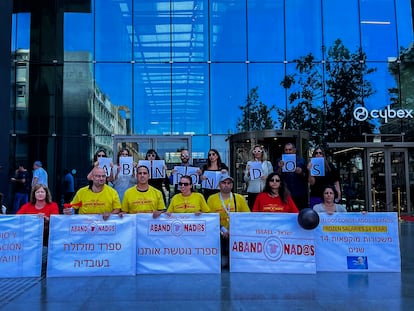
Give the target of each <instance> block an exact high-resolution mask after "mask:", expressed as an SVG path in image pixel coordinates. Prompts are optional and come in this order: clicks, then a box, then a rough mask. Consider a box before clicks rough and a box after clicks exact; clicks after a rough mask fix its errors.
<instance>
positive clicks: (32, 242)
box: [0, 215, 44, 278]
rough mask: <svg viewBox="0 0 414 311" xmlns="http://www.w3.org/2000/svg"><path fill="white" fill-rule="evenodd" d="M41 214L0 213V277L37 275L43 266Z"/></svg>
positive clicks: (42, 224)
mask: <svg viewBox="0 0 414 311" xmlns="http://www.w3.org/2000/svg"><path fill="white" fill-rule="evenodd" d="M43 226H44V221H43V218H40V217H39V216H38V215H5V216H0V277H3V278H4V277H7V278H17V277H39V276H40V273H41V269H42V248H43Z"/></svg>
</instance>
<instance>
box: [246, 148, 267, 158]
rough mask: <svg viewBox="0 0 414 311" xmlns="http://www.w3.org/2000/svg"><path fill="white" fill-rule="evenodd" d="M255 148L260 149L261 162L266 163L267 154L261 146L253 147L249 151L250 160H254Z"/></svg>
mask: <svg viewBox="0 0 414 311" xmlns="http://www.w3.org/2000/svg"><path fill="white" fill-rule="evenodd" d="M256 148H260V150H262V161H263V162H264V161H266V160H267V152H266V150H265V149H264V147H263V146H262V145H254V146H253V147H252V148H251V149H250V156H251V157H252V159H254V153H253V150H254V149H256Z"/></svg>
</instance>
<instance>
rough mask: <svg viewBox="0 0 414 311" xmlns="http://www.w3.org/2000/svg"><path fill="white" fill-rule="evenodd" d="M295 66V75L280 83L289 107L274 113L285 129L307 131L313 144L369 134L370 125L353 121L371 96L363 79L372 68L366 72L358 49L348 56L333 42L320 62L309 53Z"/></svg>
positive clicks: (336, 42) (361, 53)
mask: <svg viewBox="0 0 414 311" xmlns="http://www.w3.org/2000/svg"><path fill="white" fill-rule="evenodd" d="M324 52H325V51H324ZM295 62H296V72H295V73H293V74H290V75H286V76H285V77H284V79H283V80H282V81H281V83H280V84H281V86H282V87H283V88H285V89H286V90H287V92H288V93H289V96H288V103H289V105H290V107H289V108H288V109H287V110H283V109H277V111H278V114H279V121H280V122H281V123H284V124H285V128H288V129H301V130H306V131H309V133H310V135H311V139H310V140H311V142H312V143H314V144H323V143H324V142H334V141H336V142H340V141H350V140H353V139H355V140H360V139H361V138H360V135H361V134H362V133H372V130H373V129H374V125H372V124H370V123H369V122H367V121H365V122H359V121H356V120H355V119H354V117H353V111H354V109H355V108H356V107H358V106H364V99H366V98H368V97H369V96H371V95H372V94H374V89H373V87H372V84H371V82H370V81H369V80H368V79H367V76H368V75H369V74H371V73H373V72H375V71H376V68H368V66H367V64H366V54H365V53H364V52H363V51H362V50H361V49H359V50H358V51H357V52H354V53H351V52H350V51H349V49H348V48H346V47H345V46H344V44H343V43H342V41H341V40H340V39H337V40H336V41H335V43H334V45H333V46H332V47H330V48H329V49H328V52H327V56H326V59H325V61H324V62H322V63H321V62H317V61H316V60H315V57H314V56H313V55H312V53H310V54H308V55H306V56H303V57H300V58H299V59H297V60H295Z"/></svg>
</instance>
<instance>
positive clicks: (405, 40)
mask: <svg viewBox="0 0 414 311" xmlns="http://www.w3.org/2000/svg"><path fill="white" fill-rule="evenodd" d="M411 3H412V1H410V0H399V1H396V2H395V8H396V25H397V31H398V37H397V39H398V45H399V46H404V47H408V46H409V45H410V44H411V43H412V42H413V16H412V13H411V12H412V9H411Z"/></svg>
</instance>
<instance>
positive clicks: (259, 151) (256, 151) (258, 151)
mask: <svg viewBox="0 0 414 311" xmlns="http://www.w3.org/2000/svg"><path fill="white" fill-rule="evenodd" d="M262 152H263V150H253V153H262Z"/></svg>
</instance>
